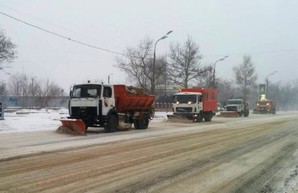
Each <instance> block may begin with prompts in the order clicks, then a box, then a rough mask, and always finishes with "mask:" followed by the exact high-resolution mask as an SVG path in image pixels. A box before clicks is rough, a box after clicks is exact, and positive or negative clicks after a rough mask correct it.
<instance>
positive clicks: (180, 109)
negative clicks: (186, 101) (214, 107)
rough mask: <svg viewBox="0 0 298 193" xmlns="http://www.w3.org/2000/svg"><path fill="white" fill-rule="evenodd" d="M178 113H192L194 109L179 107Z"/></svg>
mask: <svg viewBox="0 0 298 193" xmlns="http://www.w3.org/2000/svg"><path fill="white" fill-rule="evenodd" d="M176 112H178V113H190V112H192V107H177V108H176Z"/></svg>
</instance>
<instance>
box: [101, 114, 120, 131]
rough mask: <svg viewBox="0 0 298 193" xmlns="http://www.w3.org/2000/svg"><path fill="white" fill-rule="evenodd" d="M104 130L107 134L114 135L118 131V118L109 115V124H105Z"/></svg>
mask: <svg viewBox="0 0 298 193" xmlns="http://www.w3.org/2000/svg"><path fill="white" fill-rule="evenodd" d="M104 129H105V131H106V132H107V133H112V132H115V131H117V130H118V118H117V116H116V115H114V114H111V115H109V117H108V122H107V123H106V124H105V126H104Z"/></svg>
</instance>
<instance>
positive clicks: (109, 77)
mask: <svg viewBox="0 0 298 193" xmlns="http://www.w3.org/2000/svg"><path fill="white" fill-rule="evenodd" d="M111 75H113V74H109V75H108V84H110V79H111Z"/></svg>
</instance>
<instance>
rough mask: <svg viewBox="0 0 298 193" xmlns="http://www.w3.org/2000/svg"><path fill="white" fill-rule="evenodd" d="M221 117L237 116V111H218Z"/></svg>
mask: <svg viewBox="0 0 298 193" xmlns="http://www.w3.org/2000/svg"><path fill="white" fill-rule="evenodd" d="M220 116H221V117H239V114H238V112H236V111H222V112H220Z"/></svg>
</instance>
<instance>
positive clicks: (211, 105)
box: [168, 88, 217, 122]
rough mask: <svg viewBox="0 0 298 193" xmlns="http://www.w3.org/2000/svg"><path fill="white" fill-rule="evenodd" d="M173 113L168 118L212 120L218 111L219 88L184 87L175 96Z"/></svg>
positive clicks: (194, 120)
mask: <svg viewBox="0 0 298 193" xmlns="http://www.w3.org/2000/svg"><path fill="white" fill-rule="evenodd" d="M173 100H174V101H173V104H172V109H173V115H168V118H169V119H170V120H171V119H176V118H182V119H184V118H186V119H188V120H191V121H193V122H201V121H202V120H205V121H211V119H212V117H213V116H214V115H215V112H216V111H217V90H216V89H208V88H183V89H180V90H179V92H178V93H176V94H174V96H173Z"/></svg>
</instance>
